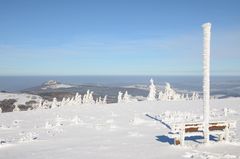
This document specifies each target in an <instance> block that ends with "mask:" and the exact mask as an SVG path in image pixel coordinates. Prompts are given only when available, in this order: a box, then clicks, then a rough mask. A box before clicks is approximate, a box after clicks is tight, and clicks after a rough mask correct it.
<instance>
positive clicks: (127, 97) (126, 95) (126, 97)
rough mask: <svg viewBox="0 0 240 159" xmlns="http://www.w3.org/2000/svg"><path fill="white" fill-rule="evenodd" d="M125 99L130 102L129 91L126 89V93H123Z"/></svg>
mask: <svg viewBox="0 0 240 159" xmlns="http://www.w3.org/2000/svg"><path fill="white" fill-rule="evenodd" d="M123 101H124V102H125V103H128V102H130V99H129V95H128V92H127V91H126V92H125V94H124V95H123Z"/></svg>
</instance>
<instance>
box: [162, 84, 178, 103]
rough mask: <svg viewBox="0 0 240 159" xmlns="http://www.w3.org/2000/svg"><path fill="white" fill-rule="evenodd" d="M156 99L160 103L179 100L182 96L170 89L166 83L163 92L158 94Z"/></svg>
mask: <svg viewBox="0 0 240 159" xmlns="http://www.w3.org/2000/svg"><path fill="white" fill-rule="evenodd" d="M158 99H159V100H161V101H171V100H181V99H182V95H181V94H178V93H177V92H176V91H175V90H174V89H172V88H171V85H170V84H169V83H166V85H165V88H164V90H163V91H162V92H159V96H158Z"/></svg>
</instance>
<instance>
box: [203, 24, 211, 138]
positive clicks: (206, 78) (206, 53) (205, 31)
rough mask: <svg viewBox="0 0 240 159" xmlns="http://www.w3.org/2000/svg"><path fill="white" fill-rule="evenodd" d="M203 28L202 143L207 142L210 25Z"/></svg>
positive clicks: (204, 25)
mask: <svg viewBox="0 0 240 159" xmlns="http://www.w3.org/2000/svg"><path fill="white" fill-rule="evenodd" d="M202 28H203V107H204V108H203V120H204V142H205V143H208V142H209V129H208V127H209V98H210V39H211V23H205V24H203V25H202Z"/></svg>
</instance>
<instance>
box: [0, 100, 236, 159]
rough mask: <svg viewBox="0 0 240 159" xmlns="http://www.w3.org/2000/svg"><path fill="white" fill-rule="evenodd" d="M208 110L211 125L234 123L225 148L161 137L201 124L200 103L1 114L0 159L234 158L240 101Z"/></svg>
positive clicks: (218, 102)
mask: <svg viewBox="0 0 240 159" xmlns="http://www.w3.org/2000/svg"><path fill="white" fill-rule="evenodd" d="M224 108H225V115H226V113H227V116H225V115H224V111H223V110H224ZM210 109H211V119H212V120H214V119H217V120H225V119H227V120H233V121H237V123H236V127H237V128H236V129H231V132H230V142H224V141H222V142H216V141H214V140H211V142H210V144H208V145H205V144H203V143H202V142H203V140H202V139H201V137H198V138H190V139H188V140H186V143H185V146H175V145H173V144H172V143H173V140H172V139H170V138H168V137H167V134H168V132H169V131H170V130H169V127H171V124H173V123H175V122H183V121H186V120H188V121H198V120H201V119H202V112H203V102H202V100H195V101H142V102H133V103H121V104H104V105H86V104H85V105H84V104H83V105H79V106H63V107H58V108H54V109H37V110H32V111H26V112H11V113H2V114H0V140H1V144H0V158H1V159H7V158H9V159H10V158H11V159H23V158H24V159H45V158H48V159H51V158H54V159H66V158H67V159H75V158H76V159H77V158H91V159H95V158H98V159H106V158H111V159H113V158H114V159H115V158H116V159H123V158H124V159H126V158H129V159H130V158H131V159H146V158H147V159H149V158H150V159H153V158H154V159H155V158H162V159H166V158H168V159H172V158H185V159H186V158H223V159H227V158H240V125H239V122H240V98H227V99H212V100H211V101H210ZM226 110H227V112H226Z"/></svg>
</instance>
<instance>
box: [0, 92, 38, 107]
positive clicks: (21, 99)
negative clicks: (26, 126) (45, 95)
mask: <svg viewBox="0 0 240 159" xmlns="http://www.w3.org/2000/svg"><path fill="white" fill-rule="evenodd" d="M4 99H16V102H15V103H14V104H15V105H21V104H25V103H26V102H29V101H36V102H38V101H39V100H40V99H41V97H40V96H38V95H32V94H27V93H2V92H0V101H2V100H4Z"/></svg>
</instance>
